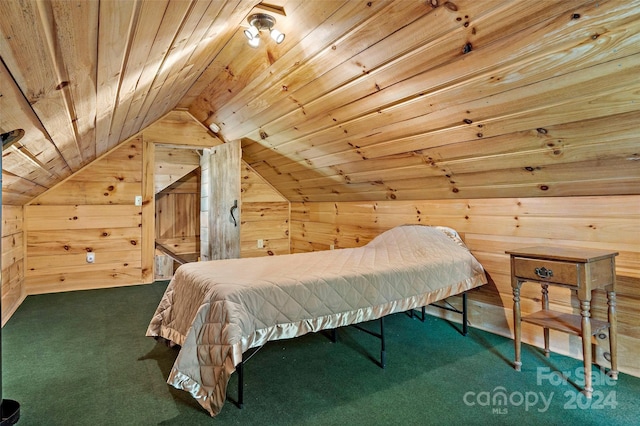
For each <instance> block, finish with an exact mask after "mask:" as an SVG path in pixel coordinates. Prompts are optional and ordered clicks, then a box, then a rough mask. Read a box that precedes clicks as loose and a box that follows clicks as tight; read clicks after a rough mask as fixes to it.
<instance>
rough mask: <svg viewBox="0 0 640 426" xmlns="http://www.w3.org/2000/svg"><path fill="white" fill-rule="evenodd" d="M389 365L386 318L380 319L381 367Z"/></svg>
mask: <svg viewBox="0 0 640 426" xmlns="http://www.w3.org/2000/svg"><path fill="white" fill-rule="evenodd" d="M386 365H387V353H386V345H385V341H384V317H380V367H382V368H385V367H386Z"/></svg>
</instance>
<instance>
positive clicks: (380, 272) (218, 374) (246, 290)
mask: <svg viewBox="0 0 640 426" xmlns="http://www.w3.org/2000/svg"><path fill="white" fill-rule="evenodd" d="M486 282H487V279H486V276H485V273H484V270H483V268H482V266H481V265H480V263H479V262H478V261H477V260H476V259H475V258H474V256H473V255H472V254H471V252H470V251H469V250H468V249H467V247H466V246H465V245H464V243H463V242H462V240H461V239H460V237H459V235H458V234H457V233H456V231H455V230H453V229H451V228H447V227H435V226H434V227H431V226H424V225H404V226H398V227H396V228H393V229H390V230H388V231H386V232H384V233H382V234H380V235H379V236H377V237H376V238H374V239H373V240H372V241H370V242H369V243H368V244H366V245H365V246H363V247H359V248H352V249H341V250H328V251H321V252H311V253H299V254H290V255H281V256H273V257H260V258H248V259H227V260H214V261H206V262H196V263H189V264H185V265H182V266H180V267H179V268H178V269H177V270H176V273H175V275H174V277H173V278H172V280H171V282H170V283H169V285H168V286H167V289H166V291H165V293H164V295H163V297H162V299H161V301H160V303H159V305H158V308H157V310H156V312H155V314H154V315H153V317H152V319H151V322H150V324H149V327H148V329H147V333H146V335H147V336H153V337H156V338H163V339H166V340H167V341H168V342H170V343H171V344H176V345H180V351H179V353H178V356H177V358H176V360H175V363H174V365H173V367H172V369H171V372H170V374H169V377H168V379H167V383H169V384H171V385H172V386H174V387H175V388H177V389H182V390H185V391H187V392H189V393H190V394H191V395H192V396H193V397H194V398H195V399H196V400H197V401H198V402H199V403H200V405H202V407H203V408H205V409H206V410H207V411H208V412H209V413H210V414H211V415H212V416H215V415H216V414H217V413H219V412H220V410H221V409H222V406H223V404H224V402H225V399H226V390H227V384H228V381H229V377H230V376H231V374H232V373H233V372H234V371H236V366H238V365H242V359H243V353H245V352H246V351H248V350H249V349H251V348H257V347H260V346H262V345H264V344H265V343H266V342H268V341H271V340H278V339H287V338H293V337H296V336H301V335H303V334H306V333H309V332H317V331H320V330H330V329H336V328H338V327H342V326H347V325H353V324H358V323H361V322H365V321H370V320H375V319H379V318H383V317H384V316H386V315H389V314H392V313H396V312H404V311H409V310H412V309H415V308H420V307H423V306H425V305H429V304H431V303H434V302H437V301H440V300H443V299H445V298H447V297H449V296H452V295H455V294H459V293H463V292H466V291H467V290H470V289H472V288H475V287H478V286H480V285H483V284H486Z"/></svg>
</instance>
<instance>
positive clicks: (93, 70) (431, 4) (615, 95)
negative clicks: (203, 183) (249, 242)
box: [0, 0, 640, 204]
mask: <svg viewBox="0 0 640 426" xmlns="http://www.w3.org/2000/svg"><path fill="white" fill-rule="evenodd" d="M268 3H270V4H271V6H275V9H278V8H283V10H284V15H283V14H281V13H277V12H274V13H273V16H274V17H275V18H276V20H277V23H276V28H278V29H279V30H280V31H282V32H284V33H285V34H286V38H285V40H284V42H283V43H282V44H279V45H278V44H276V43H275V42H273V41H272V40H270V39H268V37H266V34H265V32H263V34H262V36H261V42H262V43H261V45H260V46H259V47H257V48H251V47H250V46H248V45H247V42H246V39H245V37H244V35H243V30H244V29H245V28H246V20H247V17H248V16H249V15H250V14H251V13H253V12H255V11H264V10H265V9H269V7H268V5H264V4H262V5H261V6H260V7H258V8H256V6H257V5H258V1H254V0H220V1H209V0H206V1H204V0H203V1H197V0H149V1H133V0H132V1H128V0H120V1H109V0H102V1H70V0H42V1H35V0H3V1H2V2H0V30H1V33H2V38H1V40H0V54H1V56H2V63H1V64H0V83H1V95H2V96H0V130H1V131H2V132H3V133H4V132H7V131H10V130H13V129H17V128H22V129H24V130H25V132H26V134H25V137H24V138H23V139H22V140H21V141H20V142H19V143H18V144H16V145H14V146H13V147H11V148H8V149H7V150H5V151H4V152H3V170H2V174H3V197H4V202H5V203H7V204H24V203H25V202H28V201H29V200H31V199H32V198H33V197H35V196H36V195H38V194H40V193H42V192H44V191H46V190H47V189H48V188H50V187H51V186H53V185H54V184H55V183H57V182H59V181H60V180H62V179H64V178H65V177H66V176H69V175H70V174H71V173H73V172H75V171H77V170H78V169H80V168H81V167H83V166H84V165H86V164H88V163H89V162H91V161H92V160H93V159H95V158H96V157H97V156H99V155H101V154H102V153H104V152H106V151H108V150H109V149H110V148H112V147H114V146H115V145H117V144H118V143H120V142H122V141H124V140H126V139H127V138H129V137H130V136H132V135H134V134H136V133H138V132H139V131H140V130H142V129H144V128H145V127H146V126H148V125H149V124H151V123H153V122H154V121H155V120H157V119H158V118H160V117H162V116H163V115H164V114H166V113H167V112H169V111H171V110H172V109H175V108H181V109H187V110H188V111H189V112H190V113H191V114H192V115H193V116H194V117H195V118H196V119H197V120H199V121H201V122H202V123H203V124H205V125H209V124H210V123H216V124H217V125H219V126H220V128H221V131H220V132H219V136H220V137H221V138H222V139H224V140H226V141H231V140H238V139H240V140H242V144H243V157H244V159H245V160H246V161H247V162H248V163H249V164H250V165H251V166H253V167H254V169H255V170H257V171H258V172H259V173H260V174H261V175H262V176H263V177H265V178H266V179H267V180H268V181H269V182H270V183H271V184H272V185H273V186H274V187H275V188H277V189H278V190H279V191H280V192H281V193H282V194H283V195H284V196H285V197H286V198H288V199H289V200H291V201H348V200H383V199H441V198H494V197H530V196H571V195H608V194H640V161H638V160H640V147H639V145H640V143H639V139H640V124H638V123H640V79H639V78H638V75H640V0H632V1H622V0H609V1H606V0H604V1H603V0H598V1H587V0H557V1H552V0H545V1H530V0H483V1H477V0H451V1H446V0H395V1H391V0H389V1H381V0H373V1H361V0H322V1H305V0H270V1H269V2H268Z"/></svg>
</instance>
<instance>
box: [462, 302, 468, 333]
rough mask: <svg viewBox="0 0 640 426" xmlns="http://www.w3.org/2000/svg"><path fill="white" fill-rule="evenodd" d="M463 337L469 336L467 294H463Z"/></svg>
mask: <svg viewBox="0 0 640 426" xmlns="http://www.w3.org/2000/svg"><path fill="white" fill-rule="evenodd" d="M462 335H463V336H466V335H467V293H466V292H465V293H462Z"/></svg>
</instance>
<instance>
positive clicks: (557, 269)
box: [514, 257, 578, 285]
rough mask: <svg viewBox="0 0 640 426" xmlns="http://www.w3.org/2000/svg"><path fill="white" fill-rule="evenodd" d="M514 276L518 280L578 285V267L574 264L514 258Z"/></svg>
mask: <svg viewBox="0 0 640 426" xmlns="http://www.w3.org/2000/svg"><path fill="white" fill-rule="evenodd" d="M514 274H515V276H516V277H518V278H524V279H530V280H535V281H547V282H551V283H559V284H566V285H578V266H577V265H576V264H575V263H572V262H554V261H553V260H544V259H523V258H519V257H516V258H514Z"/></svg>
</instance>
